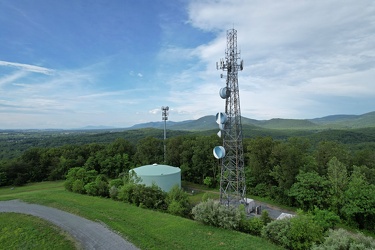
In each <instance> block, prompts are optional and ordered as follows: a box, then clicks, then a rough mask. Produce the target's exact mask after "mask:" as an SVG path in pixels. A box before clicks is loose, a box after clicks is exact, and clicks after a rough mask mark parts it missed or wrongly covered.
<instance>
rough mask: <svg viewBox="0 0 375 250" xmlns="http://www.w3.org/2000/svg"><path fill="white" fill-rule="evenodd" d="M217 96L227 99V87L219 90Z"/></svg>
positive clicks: (228, 93)
mask: <svg viewBox="0 0 375 250" xmlns="http://www.w3.org/2000/svg"><path fill="white" fill-rule="evenodd" d="M219 94H220V97H221V98H222V99H227V98H228V97H229V96H230V90H229V89H228V88H227V87H224V88H221V89H220V91H219Z"/></svg>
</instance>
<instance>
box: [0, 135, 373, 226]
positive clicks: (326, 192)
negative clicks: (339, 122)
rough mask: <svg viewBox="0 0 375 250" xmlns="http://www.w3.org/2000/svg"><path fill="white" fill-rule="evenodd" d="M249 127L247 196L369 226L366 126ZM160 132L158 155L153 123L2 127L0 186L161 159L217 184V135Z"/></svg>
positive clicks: (119, 169)
mask: <svg viewBox="0 0 375 250" xmlns="http://www.w3.org/2000/svg"><path fill="white" fill-rule="evenodd" d="M248 132H249V131H247V128H245V129H244V133H245V135H246V134H247V133H248ZM252 132H253V136H251V137H249V136H245V138H244V153H245V167H246V182H247V183H246V185H247V194H248V196H251V195H257V196H263V197H269V198H271V199H273V200H276V201H278V202H279V203H282V204H285V205H289V206H295V207H299V208H302V209H304V210H306V211H308V210H313V209H314V208H316V207H317V208H319V209H326V210H329V211H332V212H334V213H336V214H337V215H339V216H340V217H341V218H342V219H344V220H345V221H346V222H347V223H348V224H350V225H351V226H354V227H357V228H361V229H368V230H375V227H374V225H375V140H374V137H375V132H374V129H373V128H369V129H359V130H326V131H308V132H306V133H302V132H301V131H299V132H298V133H300V134H299V135H298V136H297V135H296V134H295V133H297V132H293V131H292V132H291V131H275V130H274V131H273V134H271V136H267V135H265V134H264V133H266V132H267V131H264V130H258V132H259V133H258V134H256V133H255V132H254V130H253V131H252ZM168 133H169V138H168V139H167V140H166V152H167V154H166V161H165V162H164V154H163V145H164V144H163V143H164V142H163V140H162V138H161V137H162V135H163V133H162V131H161V130H158V129H145V130H134V131H125V132H108V131H107V132H85V133H83V132H70V134H68V133H67V132H64V133H63V134H61V133H60V132H58V133H57V132H48V133H47V132H45V133H41V132H29V133H26V132H25V133H23V134H22V133H16V132H13V133H10V132H6V133H3V134H2V136H1V141H0V147H1V149H2V155H1V161H0V185H1V186H8V185H22V184H25V183H28V182H39V181H44V180H60V179H65V177H66V174H67V173H68V171H69V169H72V168H75V167H83V168H84V169H85V170H87V171H90V170H95V171H96V172H97V173H98V174H101V175H105V176H106V177H108V178H110V179H114V178H117V177H118V176H119V175H120V174H121V173H124V172H125V173H126V172H128V171H129V170H130V169H132V168H134V167H137V166H141V165H145V164H152V163H165V164H168V165H171V166H177V167H180V168H181V173H182V179H183V180H186V181H189V182H194V183H198V184H206V185H209V186H211V187H217V186H218V183H219V178H220V177H219V176H220V168H219V162H218V160H216V159H215V158H214V157H213V155H212V149H213V148H214V147H215V146H217V145H220V144H221V140H220V138H218V137H217V136H216V135H215V134H214V132H213V131H205V132H197V133H191V132H186V131H185V132H181V131H168ZM210 134H211V135H210ZM212 134H213V135H212ZM125 138H126V139H125ZM7 152H8V153H7Z"/></svg>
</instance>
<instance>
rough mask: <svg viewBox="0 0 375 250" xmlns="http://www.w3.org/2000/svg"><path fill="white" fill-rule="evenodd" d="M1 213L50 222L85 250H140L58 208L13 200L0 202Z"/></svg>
mask: <svg viewBox="0 0 375 250" xmlns="http://www.w3.org/2000/svg"><path fill="white" fill-rule="evenodd" d="M1 212H14V213H22V214H30V215H33V216H37V217H40V218H42V219H45V220H47V221H50V222H52V223H53V224H55V225H56V226H58V227H60V228H62V229H63V230H64V231H66V232H68V233H69V234H70V235H71V236H72V237H73V238H74V239H75V240H76V241H77V242H78V243H79V244H80V246H82V247H83V249H129V250H133V249H134V250H135V249H138V248H137V247H135V246H134V245H133V244H131V243H129V242H127V241H126V240H124V239H123V238H122V237H121V236H119V235H118V234H116V233H114V232H113V231H111V230H109V229H108V228H107V227H105V226H103V225H102V224H100V223H97V222H93V221H90V220H87V219H85V218H82V217H80V216H77V215H74V214H71V213H67V212H64V211H61V210H58V209H56V208H51V207H46V206H41V205H36V204H29V203H25V202H22V201H20V200H11V201H0V213H1Z"/></svg>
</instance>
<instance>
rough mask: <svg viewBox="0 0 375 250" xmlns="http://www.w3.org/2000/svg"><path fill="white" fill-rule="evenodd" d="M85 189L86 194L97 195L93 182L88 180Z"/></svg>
mask: <svg viewBox="0 0 375 250" xmlns="http://www.w3.org/2000/svg"><path fill="white" fill-rule="evenodd" d="M84 188H85V191H86V193H87V194H88V195H91V196H97V195H98V188H97V187H96V183H95V182H90V183H87V184H86V185H85V187H84Z"/></svg>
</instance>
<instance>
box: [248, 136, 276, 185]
mask: <svg viewBox="0 0 375 250" xmlns="http://www.w3.org/2000/svg"><path fill="white" fill-rule="evenodd" d="M275 145H276V142H275V141H273V139H272V138H271V137H258V138H256V139H252V140H250V142H249V143H248V146H247V154H246V158H248V159H249V160H248V164H247V165H248V167H247V168H246V170H247V171H246V172H247V174H246V180H247V186H248V187H249V188H255V187H256V186H257V185H259V184H263V185H265V186H267V185H269V184H271V178H270V176H269V173H270V172H271V170H272V167H273V162H274V160H273V159H272V157H273V155H272V151H273V148H274V146H275ZM250 190H251V189H250Z"/></svg>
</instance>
